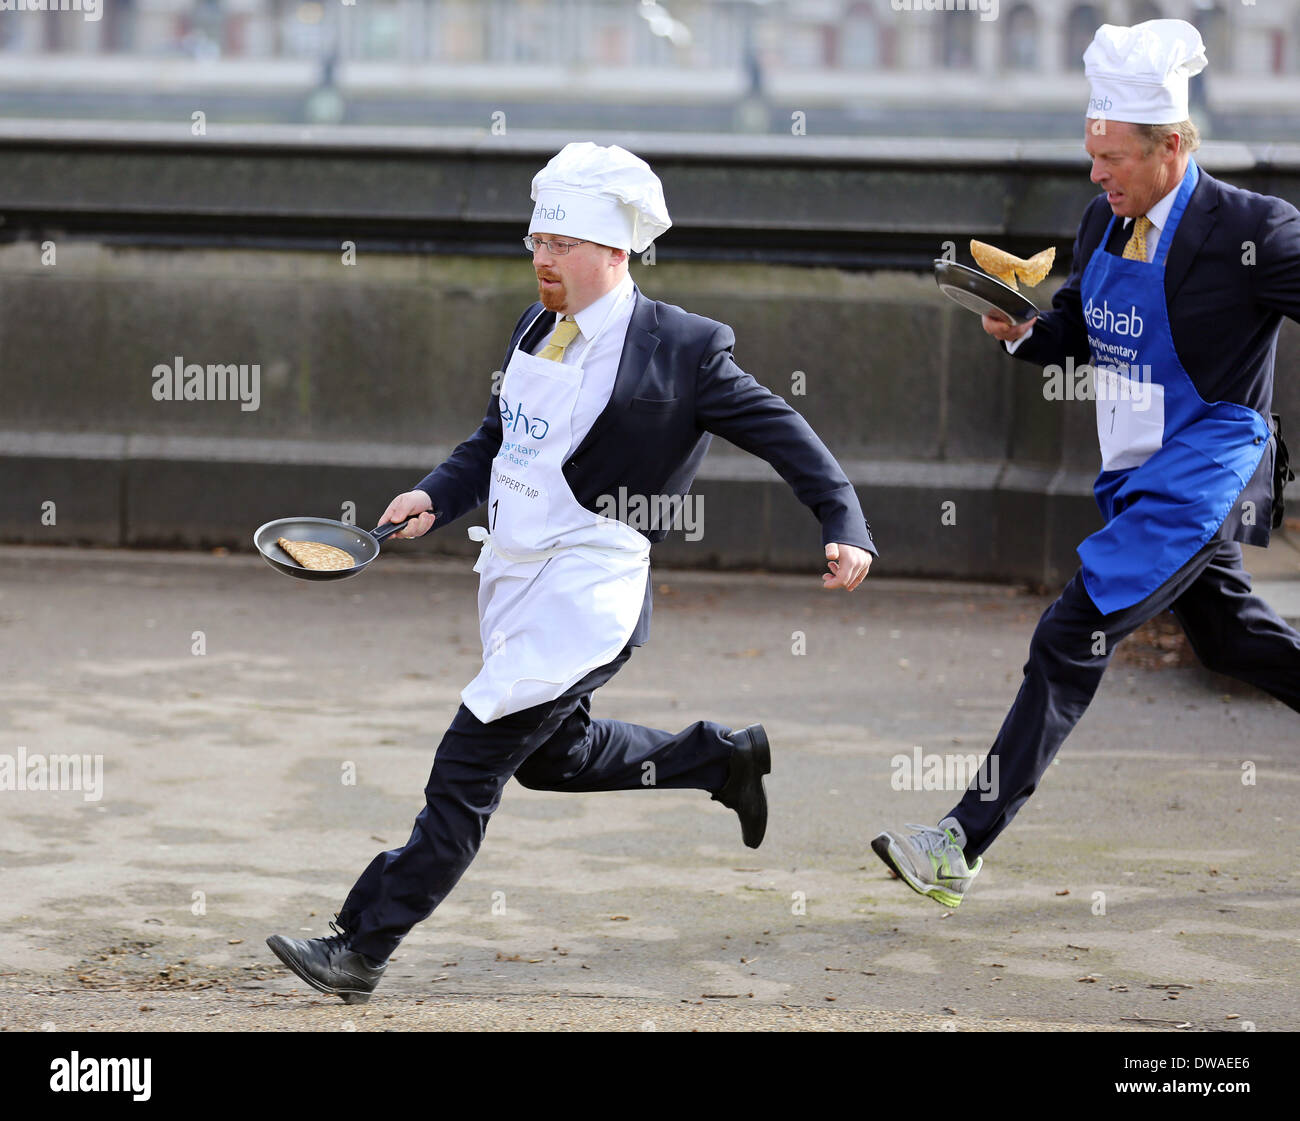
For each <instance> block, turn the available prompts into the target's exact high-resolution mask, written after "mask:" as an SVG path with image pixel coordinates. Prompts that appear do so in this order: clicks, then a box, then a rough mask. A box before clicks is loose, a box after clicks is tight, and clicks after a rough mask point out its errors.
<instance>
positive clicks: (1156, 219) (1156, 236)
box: [1002, 179, 1183, 354]
mask: <svg viewBox="0 0 1300 1121" xmlns="http://www.w3.org/2000/svg"><path fill="white" fill-rule="evenodd" d="M1182 185H1183V181H1182V180H1181V179H1179V181H1178V186H1177V187H1175V188H1174V189H1173V190H1172V191H1170V192H1169V193H1168V194H1167V195H1165V197H1164V198H1162V199H1161V200H1160V201H1159V202H1158V203H1156V204H1155V206H1153V207H1152V208H1151V209H1150V210H1148V211H1147V221H1148V222H1150V223H1151V225H1152V227H1153V228H1152V229H1149V230H1147V264H1150V263H1151V262H1152V261H1154V260H1155V259H1156V249H1157V247H1158V246H1159V245H1160V235H1161V233H1162V232H1163V231H1164V228H1165V223H1166V222H1168V221H1169V212H1170V211H1171V210H1173V208H1174V199H1175V198H1176V197H1177V195H1178V187H1181V186H1182ZM1132 224H1133V219H1132V218H1125V219H1124V229H1126V230H1127V229H1128V228H1129V226H1131V225H1132ZM1124 242H1125V244H1127V243H1128V238H1125V239H1124ZM1097 251H1098V252H1101V251H1102V248H1101V246H1098V247H1097ZM1033 333H1034V329H1033V328H1032V327H1030V328H1029V330H1028V331H1026V332H1025V333H1024V334H1023V335H1021V336H1020V338H1018V339H1016V341H1015V342H1013V343H1003V344H1002V345H1003V346H1005V347H1006V348H1007V353H1008V354H1015V352H1016V349H1017V348H1018V347H1019V346H1020V344H1021V343H1022V342H1024V341H1025V340H1026V339H1027V338H1029V336H1030V335H1032V334H1033Z"/></svg>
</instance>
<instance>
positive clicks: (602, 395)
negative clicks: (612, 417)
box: [535, 276, 636, 455]
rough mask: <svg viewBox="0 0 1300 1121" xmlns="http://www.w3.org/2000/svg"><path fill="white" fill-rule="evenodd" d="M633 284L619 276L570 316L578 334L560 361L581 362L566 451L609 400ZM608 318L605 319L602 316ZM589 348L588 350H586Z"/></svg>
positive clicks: (547, 340)
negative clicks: (579, 379)
mask: <svg viewBox="0 0 1300 1121" xmlns="http://www.w3.org/2000/svg"><path fill="white" fill-rule="evenodd" d="M635 294H636V285H634V284H633V283H632V278H631V277H630V276H625V277H623V279H622V280H621V281H620V282H619V283H618V284H616V285H615V286H614V287H613V288H611V289H610V290H609V291H608V292H606V293H605V294H604V295H603V296H601V297H600V299H598V300H596V301H595V302H594V303H591V304H588V305H587V306H586V307H585V308H583V309H582V310H581V311H579V312H576V313H575V314H574V316H573V319H574V321H575V322H576V323H577V324H578V334H577V335H576V336H575V337H574V340H573V342H571V343H569V345H568V346H567V347H565V349H564V357H563V358H562V359H561V361H562V362H563V363H564V365H566V366H577V365H579V364H580V365H581V366H582V388H581V389H579V390H578V400H577V402H576V403H575V404H574V406H573V416H572V418H571V419H570V421H569V428H570V434H571V440H572V442H571V443H570V444H569V450H568V451H567V452H566V453H565V454H566V455H572V454H573V450H574V449H575V448H576V447H577V446H578V445H579V444H580V443H582V441H583V438H584V437H585V436H586V435H587V433H588V432H589V431H591V426H592V425H593V424H595V422H596V418H597V417H598V416H600V414H601V413H602V412H603V411H604V409H605V406H606V405H608V404H609V398H610V394H612V393H613V392H614V378H615V376H616V375H617V374H618V364H619V361H620V360H621V359H622V357H623V343H624V342H625V341H626V339H627V327H628V324H629V323H630V322H631V321H632V309H633V308H634V307H635V306H636V301H635V299H634V298H633V297H634V296H635ZM606 316H608V317H609V322H608V323H606V322H605V317H606ZM561 318H562V317H561V315H560V314H559V313H558V312H556V313H555V324H554V326H553V327H552V328H551V331H550V333H548V334H547V336H546V338H545V339H543V340H542V342H541V343H539V344H538V347H537V351H536V352H535V353H538V354H540V353H541V352H542V350H543V349H544V348H545V347H546V346H547V344H549V343H550V341H551V335H553V334H554V333H555V326H558V325H559V322H560V319H561ZM602 324H603V325H604V327H605V330H604V331H603V332H602V333H601V336H600V338H598V339H596V345H595V346H594V347H593V346H592V345H591V340H592V338H593V337H594V336H595V335H596V332H597V331H600V328H601V326H602ZM588 351H590V353H588Z"/></svg>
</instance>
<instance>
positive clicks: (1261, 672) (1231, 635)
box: [952, 539, 1300, 860]
mask: <svg viewBox="0 0 1300 1121" xmlns="http://www.w3.org/2000/svg"><path fill="white" fill-rule="evenodd" d="M1170 608H1172V610H1173V612H1174V614H1175V615H1176V616H1177V617H1178V621H1179V622H1180V623H1181V624H1182V627H1183V630H1184V631H1186V632H1187V637H1188V639H1189V640H1190V641H1191V644H1192V649H1193V650H1195V651H1196V656H1197V657H1198V658H1200V660H1201V661H1202V662H1203V663H1204V664H1205V665H1206V666H1207V667H1208V668H1209V669H1212V670H1215V671H1216V672H1218V673H1223V674H1227V675H1229V676H1231V677H1236V678H1240V679H1241V680H1242V681H1248V682H1250V683H1251V684H1253V685H1257V686H1259V688H1261V689H1263V690H1265V691H1266V692H1269V693H1272V694H1273V696H1275V697H1277V698H1278V700H1280V701H1282V702H1283V703H1284V704H1287V705H1290V706H1291V707H1292V708H1293V709H1295V710H1296V711H1298V712H1300V634H1297V633H1296V632H1295V631H1294V630H1292V629H1291V628H1290V627H1289V626H1287V625H1286V623H1284V622H1283V621H1282V620H1281V619H1279V618H1278V616H1277V614H1276V613H1275V612H1274V611H1273V609H1272V608H1271V607H1269V606H1268V604H1267V603H1265V602H1264V601H1263V600H1262V599H1260V598H1259V597H1258V596H1254V595H1252V594H1251V591H1250V576H1249V575H1248V574H1247V573H1246V571H1245V570H1244V569H1243V568H1242V566H1241V546H1240V545H1237V544H1236V543H1235V542H1224V541H1221V540H1217V539H1216V540H1214V541H1211V542H1210V543H1209V544H1207V545H1206V546H1205V547H1204V548H1203V549H1201V551H1200V552H1198V553H1197V554H1196V555H1195V556H1194V557H1193V558H1192V559H1191V560H1190V561H1188V562H1187V564H1185V565H1184V566H1183V568H1182V569H1181V570H1180V571H1178V572H1177V573H1176V574H1175V575H1174V576H1172V577H1171V578H1170V579H1169V580H1168V581H1167V582H1166V583H1165V584H1164V585H1163V586H1161V587H1160V588H1158V589H1157V590H1156V591H1155V592H1153V593H1152V594H1151V595H1150V596H1148V597H1147V598H1146V599H1144V600H1143V601H1142V602H1141V603H1138V604H1135V605H1134V606H1132V607H1129V608H1126V609H1124V610H1123V611H1115V612H1112V613H1111V614H1110V615H1102V614H1101V613H1100V612H1099V611H1098V610H1097V608H1096V607H1094V606H1093V602H1092V600H1091V599H1090V598H1089V596H1088V593H1087V592H1086V591H1085V590H1084V587H1083V578H1082V575H1081V574H1080V573H1077V572H1076V573H1075V575H1074V579H1072V580H1071V581H1070V582H1069V584H1067V585H1066V587H1065V591H1063V592H1062V593H1061V597H1060V599H1058V600H1057V601H1056V602H1055V603H1053V604H1052V606H1051V607H1049V608H1048V609H1047V610H1046V611H1045V612H1044V613H1043V617H1042V618H1041V619H1040V620H1039V621H1038V627H1037V629H1035V631H1034V637H1033V639H1032V640H1031V642H1030V644H1029V661H1028V663H1027V664H1026V666H1025V680H1024V683H1023V684H1022V685H1021V686H1020V693H1019V695H1018V696H1017V697H1016V701H1015V704H1013V705H1012V706H1011V711H1010V712H1009V713H1007V718H1006V720H1005V721H1004V722H1003V724H1002V730H1001V731H1000V732H998V736H997V739H996V740H995V741H994V744H993V747H992V748H991V749H990V750H989V754H988V757H987V758H986V759H985V761H984V763H983V765H982V766H981V769H980V774H979V775H978V776H977V777H976V780H975V781H974V782H973V783H972V784H971V786H970V789H968V790H967V791H966V794H965V796H964V797H963V798H962V800H961V801H960V802H959V803H958V804H957V806H956V808H954V809H953V811H952V816H953V817H955V818H956V819H957V820H958V821H959V822H960V823H961V825H962V828H963V829H964V830H965V831H966V841H967V845H966V856H967V858H968V859H970V860H973V859H974V858H975V857H976V856H979V855H980V854H981V853H983V852H984V851H985V849H987V848H988V847H989V845H991V844H992V843H993V841H994V839H995V838H996V837H997V836H998V834H999V833H1001V832H1002V830H1003V829H1005V828H1006V827H1007V825H1008V824H1009V823H1010V821H1011V819H1012V818H1013V817H1015V816H1016V812H1017V811H1018V810H1019V809H1020V807H1021V806H1023V805H1024V804H1025V801H1026V800H1027V799H1028V798H1029V796H1030V795H1031V794H1032V793H1033V792H1034V790H1035V788H1036V787H1037V786H1038V782H1039V779H1041V778H1042V776H1043V772H1044V771H1046V770H1047V768H1048V767H1049V766H1050V765H1051V762H1052V759H1053V758H1054V757H1055V755H1056V751H1057V749H1058V748H1059V747H1060V746H1061V743H1062V742H1063V741H1064V740H1065V737H1066V736H1068V735H1069V734H1070V731H1071V730H1072V729H1073V728H1074V726H1075V724H1077V723H1078V722H1079V719H1080V717H1082V716H1083V714H1084V711H1085V710H1086V709H1087V707H1088V704H1089V703H1090V702H1091V701H1092V698H1093V695H1094V694H1095V693H1096V692H1097V687H1098V686H1099V685H1100V684H1101V676H1102V674H1103V673H1104V672H1105V670H1106V666H1107V665H1108V664H1109V663H1110V657H1111V653H1112V652H1113V651H1114V649H1115V646H1116V644H1117V643H1118V642H1119V641H1120V640H1121V639H1123V638H1124V637H1125V636H1126V635H1128V634H1130V633H1132V632H1133V631H1134V630H1136V629H1137V628H1138V627H1140V626H1141V625H1142V624H1143V623H1145V622H1146V621H1147V620H1149V619H1153V618H1155V616H1157V615H1159V614H1160V613H1161V612H1162V611H1165V610H1167V609H1170ZM991 759H996V760H997V769H996V771H995V770H993V768H992V766H991V764H990V760H991ZM988 793H993V794H994V796H993V797H992V798H990V799H988V800H987V801H986V800H985V798H987V796H988Z"/></svg>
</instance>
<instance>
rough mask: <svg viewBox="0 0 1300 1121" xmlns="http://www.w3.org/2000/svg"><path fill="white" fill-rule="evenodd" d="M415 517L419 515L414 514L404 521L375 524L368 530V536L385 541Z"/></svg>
mask: <svg viewBox="0 0 1300 1121" xmlns="http://www.w3.org/2000/svg"><path fill="white" fill-rule="evenodd" d="M417 517H419V515H418V514H415V515H412V516H411V517H409V518H407V519H406V521H404V522H384V524H383V525H377V526H375V528H374V529H372V530H371V531H370V536H371V537H373V538H374V539H375V540H376V541H380V542H382V541H386V540H387V539H388V538H390V537H392V535H393V534H394V533H396V532H397V531H398V530H399V529H405V528H406V527H407V526H408V525H409V524H410V523H411V522H412V521H414V520H415V518H417Z"/></svg>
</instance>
